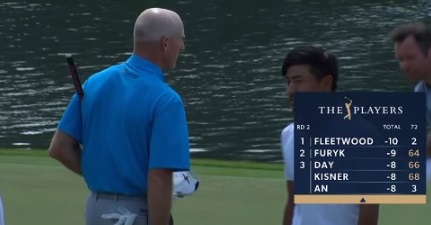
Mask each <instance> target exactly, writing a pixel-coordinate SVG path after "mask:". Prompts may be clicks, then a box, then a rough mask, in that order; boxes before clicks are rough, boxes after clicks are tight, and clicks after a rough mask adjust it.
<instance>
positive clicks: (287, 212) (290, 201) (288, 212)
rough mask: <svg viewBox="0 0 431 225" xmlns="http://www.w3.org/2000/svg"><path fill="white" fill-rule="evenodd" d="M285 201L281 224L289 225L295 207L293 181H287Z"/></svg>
mask: <svg viewBox="0 0 431 225" xmlns="http://www.w3.org/2000/svg"><path fill="white" fill-rule="evenodd" d="M286 186H287V201H286V206H285V207H284V216H283V225H291V224H292V220H293V209H294V207H295V203H294V202H295V201H294V200H295V199H294V194H293V193H294V192H293V188H294V185H293V181H287V182H286Z"/></svg>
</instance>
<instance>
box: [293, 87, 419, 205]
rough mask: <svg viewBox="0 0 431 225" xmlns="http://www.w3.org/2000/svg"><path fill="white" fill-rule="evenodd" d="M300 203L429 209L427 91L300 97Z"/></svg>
mask: <svg viewBox="0 0 431 225" xmlns="http://www.w3.org/2000/svg"><path fill="white" fill-rule="evenodd" d="M293 110H294V116H295V124H294V125H295V130H294V136H295V138H294V142H295V174H294V175H295V203H296V204H304V203H305V204H306V203H340V204H344V203H345V204H360V203H361V204H367V203H369V204H376V203H377V204H404V203H409V204H425V203H426V176H425V175H426V174H425V173H426V168H425V166H426V149H425V145H426V121H425V120H426V117H425V95H424V93H410V92H409V93H407V92H406V93H399V92H389V93H382V92H343V93H342V92H338V93H336V92H334V93H297V94H296V95H295V105H294V109H293Z"/></svg>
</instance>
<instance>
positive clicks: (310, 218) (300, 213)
mask: <svg viewBox="0 0 431 225" xmlns="http://www.w3.org/2000/svg"><path fill="white" fill-rule="evenodd" d="M293 134H294V125H293V123H292V124H290V125H288V126H287V127H286V128H284V129H283V132H282V133H281V147H282V150H283V159H284V174H285V178H286V180H287V181H294V174H295V170H294V167H295V160H294V156H295V152H294V137H293ZM358 217H359V205H356V204H295V207H294V212H293V222H292V225H316V224H319V225H357V223H358Z"/></svg>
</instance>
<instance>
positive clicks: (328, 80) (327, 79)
mask: <svg viewBox="0 0 431 225" xmlns="http://www.w3.org/2000/svg"><path fill="white" fill-rule="evenodd" d="M322 82H323V86H324V87H325V89H327V90H329V91H332V83H333V82H334V77H333V76H331V75H329V74H328V75H326V76H324V77H323V78H322Z"/></svg>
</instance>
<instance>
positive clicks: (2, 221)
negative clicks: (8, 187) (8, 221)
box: [0, 195, 5, 225]
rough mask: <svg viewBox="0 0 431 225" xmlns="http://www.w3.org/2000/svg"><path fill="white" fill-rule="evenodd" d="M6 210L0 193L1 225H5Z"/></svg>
mask: <svg viewBox="0 0 431 225" xmlns="http://www.w3.org/2000/svg"><path fill="white" fill-rule="evenodd" d="M4 224H5V223H4V212H3V202H2V200H1V195H0V225H4Z"/></svg>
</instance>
